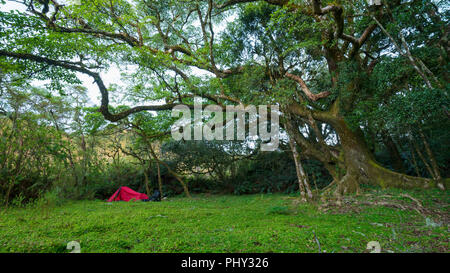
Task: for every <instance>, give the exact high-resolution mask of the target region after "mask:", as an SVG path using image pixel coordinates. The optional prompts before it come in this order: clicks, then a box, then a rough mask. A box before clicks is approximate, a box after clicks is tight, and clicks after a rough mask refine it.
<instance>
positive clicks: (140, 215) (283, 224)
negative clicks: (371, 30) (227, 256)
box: [0, 190, 449, 253]
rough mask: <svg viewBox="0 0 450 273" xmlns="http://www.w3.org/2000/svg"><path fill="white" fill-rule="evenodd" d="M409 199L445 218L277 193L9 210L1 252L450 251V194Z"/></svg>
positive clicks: (1, 225)
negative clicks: (324, 206) (328, 204)
mask: <svg viewBox="0 0 450 273" xmlns="http://www.w3.org/2000/svg"><path fill="white" fill-rule="evenodd" d="M388 193H389V194H391V195H394V196H395V195H396V194H399V193H401V192H400V191H398V192H395V191H390V192H388ZM371 194H375V195H382V194H386V191H378V192H376V191H374V190H371ZM408 194H411V196H415V197H416V198H418V199H419V200H421V201H422V202H423V203H424V205H425V206H427V208H430V209H436V210H439V212H440V214H439V215H441V216H440V218H436V217H433V215H431V216H429V220H428V222H429V223H430V220H431V221H433V222H432V223H437V224H436V225H427V224H426V223H427V222H426V217H425V216H423V215H420V214H419V213H417V212H415V211H413V210H400V209H396V208H389V207H383V206H357V205H345V206H343V208H345V209H344V210H342V209H334V210H333V209H331V210H327V211H326V212H324V211H323V210H320V209H319V204H298V203H297V202H294V201H295V200H296V198H294V197H290V196H287V195H278V194H274V195H270V194H269V195H249V196H203V195H201V196H196V197H194V199H192V200H189V199H187V198H181V197H179V198H171V199H169V200H165V201H163V202H159V203H152V202H149V203H144V202H130V203H125V202H116V203H106V202H104V201H78V202H69V203H65V204H63V205H61V206H55V207H46V206H39V207H38V208H32V207H31V206H29V207H28V208H12V209H11V208H10V209H8V210H3V211H2V212H0V252H68V250H67V249H66V245H67V243H68V242H70V241H78V242H80V244H81V251H82V252H83V253H86V252H318V251H319V247H318V243H317V241H316V240H315V235H316V236H317V239H318V241H319V243H320V245H321V250H322V251H325V252H327V253H329V252H367V250H366V245H367V243H368V242H369V241H378V242H379V243H380V244H381V248H382V252H448V250H449V236H448V235H449V233H448V225H447V222H446V220H445V221H444V222H443V223H439V221H442V219H447V215H448V209H447V206H448V202H449V200H448V199H449V196H448V192H437V191H428V192H425V193H424V192H419V191H417V192H408ZM398 199H399V200H400V199H401V198H400V197H399V198H398ZM400 201H402V202H405V203H408V202H411V204H412V201H411V200H408V199H404V200H400ZM442 215H444V218H442ZM314 234H315V235H314Z"/></svg>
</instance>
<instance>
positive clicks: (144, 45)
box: [0, 0, 450, 194]
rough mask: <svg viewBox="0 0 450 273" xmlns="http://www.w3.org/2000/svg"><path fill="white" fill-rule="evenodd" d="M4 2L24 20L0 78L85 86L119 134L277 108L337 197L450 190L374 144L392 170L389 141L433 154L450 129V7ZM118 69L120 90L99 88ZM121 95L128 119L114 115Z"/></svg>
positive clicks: (189, 0) (10, 31) (401, 0)
mask: <svg viewBox="0 0 450 273" xmlns="http://www.w3.org/2000/svg"><path fill="white" fill-rule="evenodd" d="M2 2H5V1H2ZM6 2H15V3H20V4H21V6H22V9H21V10H22V11H16V12H1V13H0V37H1V43H0V57H1V58H0V67H1V69H2V71H1V73H2V80H5V81H6V80H14V77H13V76H11V75H15V76H17V75H18V74H20V75H22V76H27V77H32V78H33V79H41V80H44V79H50V80H51V84H50V85H51V87H52V88H55V89H58V88H61V86H62V85H63V84H65V83H80V82H79V80H78V79H77V76H79V75H80V73H81V74H85V75H88V76H90V77H91V78H92V79H93V81H94V82H95V84H96V85H97V87H98V89H99V91H100V94H101V105H100V106H99V109H98V111H99V112H100V113H101V114H102V115H103V116H104V118H105V119H106V120H108V121H111V122H118V121H120V120H123V119H133V118H134V116H135V115H136V113H138V112H142V111H168V110H171V109H172V108H173V107H174V106H176V105H181V104H182V105H189V106H191V105H192V104H193V101H194V100H193V97H195V96H200V97H203V98H204V99H205V100H207V101H208V103H210V104H216V105H219V106H222V107H224V106H225V105H249V104H277V105H279V106H280V110H281V111H282V113H283V114H282V117H281V121H282V127H283V128H284V130H285V131H286V132H287V133H288V134H289V136H290V139H291V140H292V142H291V143H292V144H293V145H292V147H293V149H294V150H296V149H299V154H300V156H301V157H302V158H312V159H316V160H319V161H320V162H322V163H323V166H324V167H325V168H326V169H327V170H328V171H329V173H330V174H331V176H332V177H333V178H334V183H335V184H336V186H337V187H336V192H337V193H338V194H344V193H351V192H356V191H358V190H359V185H360V184H361V183H371V184H377V185H381V186H384V187H390V186H391V187H404V188H411V187H421V188H429V187H434V186H438V187H440V188H444V185H445V179H443V178H442V176H441V175H440V172H439V166H437V164H436V160H435V159H434V155H433V152H432V151H431V150H430V149H426V152H424V153H425V154H426V155H427V157H428V158H429V162H430V164H429V167H430V173H432V175H431V177H432V179H428V178H420V177H413V176H409V175H406V174H404V173H402V172H401V170H402V168H401V162H400V163H399V166H398V168H397V167H396V168H395V169H396V170H397V171H393V170H389V169H387V168H385V167H383V166H381V165H380V164H379V163H378V162H377V161H376V160H375V156H374V153H373V145H374V143H373V142H371V139H373V138H371V136H374V135H375V136H381V138H382V139H383V141H384V142H385V143H386V147H390V149H389V151H390V152H391V155H392V158H393V160H395V159H396V158H397V159H398V151H397V147H396V145H395V143H394V142H393V138H396V139H405V138H413V137H416V136H417V138H418V139H421V142H420V143H423V145H425V146H424V147H425V148H427V143H428V142H427V132H428V131H427V129H428V128H429V127H430V126H432V125H433V124H434V125H436V124H440V126H448V125H449V121H448V118H449V115H448V112H447V107H448V94H447V88H448V80H449V78H448V56H449V55H448V53H449V48H450V46H449V41H448V31H449V26H448V20H447V19H448V7H447V6H446V4H445V1H441V2H439V1H421V0H420V1H419V0H410V1H405V0H394V1H365V0H350V1H341V0H333V1H325V0H323V1H320V0H291V1H289V0H266V1H262V0H261V1H252V0H225V1H219V0H215V1H213V0H204V1H200V0H197V1H194V0H181V1H180V0H162V1H152V0H91V1H83V0H81V1H78V2H79V3H78V4H77V3H76V2H77V1H62V0H58V1H56V0H50V1H33V0H18V1H6ZM63 2H64V3H63ZM112 66H116V67H119V68H121V69H122V71H123V73H124V77H123V78H124V83H126V84H127V86H126V87H124V88H123V90H116V89H114V88H110V87H108V86H106V85H105V83H104V81H103V79H102V72H104V71H106V70H107V69H108V68H110V67H112ZM118 94H121V95H122V96H123V98H122V99H123V101H127V102H128V103H129V105H130V106H129V107H112V106H111V105H110V96H111V95H118ZM411 94H412V95H411ZM415 98H420V99H421V100H422V101H418V102H417V101H414V100H415ZM155 101H158V102H163V103H162V104H161V103H158V104H155V103H154V102H155ZM421 103H422V105H423V108H425V110H423V109H422V108H420V107H419V110H417V108H414V107H412V106H411V107H407V106H408V105H417V104H421ZM402 115H403V116H404V119H400V120H399V119H398V118H397V117H399V116H402ZM330 132H332V133H331V134H330ZM330 135H331V136H330ZM296 164H299V162H297V160H296ZM299 176H301V172H299Z"/></svg>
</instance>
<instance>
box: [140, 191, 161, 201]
mask: <svg viewBox="0 0 450 273" xmlns="http://www.w3.org/2000/svg"><path fill="white" fill-rule="evenodd" d="M143 201H144V202H148V201H155V202H159V201H161V193H160V192H159V190H155V191H154V192H153V195H152V196H150V198H149V199H147V200H143Z"/></svg>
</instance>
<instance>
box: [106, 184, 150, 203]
mask: <svg viewBox="0 0 450 273" xmlns="http://www.w3.org/2000/svg"><path fill="white" fill-rule="evenodd" d="M131 199H135V200H141V199H148V196H147V195H146V194H143V193H140V192H136V191H133V190H132V189H130V188H128V187H120V188H119V189H118V190H117V191H116V192H115V193H114V194H113V195H112V196H111V197H110V198H109V199H108V202H112V201H126V202H128V201H130V200H131Z"/></svg>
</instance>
